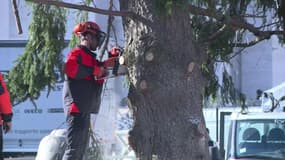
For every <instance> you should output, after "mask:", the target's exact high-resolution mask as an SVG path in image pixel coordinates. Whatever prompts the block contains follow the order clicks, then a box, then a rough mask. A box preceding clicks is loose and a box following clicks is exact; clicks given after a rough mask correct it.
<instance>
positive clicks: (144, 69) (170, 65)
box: [120, 0, 209, 160]
mask: <svg viewBox="0 0 285 160" xmlns="http://www.w3.org/2000/svg"><path fill="white" fill-rule="evenodd" d="M120 3H121V9H122V10H129V11H133V12H135V13H136V16H134V17H132V18H127V19H124V29H125V38H126V51H125V53H126V55H127V65H128V68H129V76H130V90H129V95H128V98H129V107H130V108H131V110H132V112H133V117H134V126H133V128H132V130H131V131H130V133H129V144H130V146H131V147H132V148H133V149H134V151H135V153H136V156H137V157H138V158H139V159H141V160H151V159H154V158H153V157H157V159H159V160H207V159H209V154H208V153H209V152H208V146H207V136H206V134H207V133H206V130H205V123H204V118H203V112H202V91H203V88H204V86H205V79H204V78H203V75H202V73H201V64H202V63H203V61H204V60H205V58H206V53H205V52H204V50H201V49H200V48H201V47H200V46H198V45H196V44H195V42H194V40H193V39H194V37H193V35H192V29H191V25H190V16H189V14H188V12H187V10H186V8H185V9H184V8H183V7H182V6H180V7H177V8H173V9H172V11H171V14H168V15H166V14H164V13H159V12H158V11H157V9H156V8H155V1H154V0H129V1H128V0H121V1H120ZM184 6H186V4H185V5H184Z"/></svg>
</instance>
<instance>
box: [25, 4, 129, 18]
mask: <svg viewBox="0 0 285 160" xmlns="http://www.w3.org/2000/svg"><path fill="white" fill-rule="evenodd" d="M26 1H29V2H33V3H38V4H46V5H55V6H58V7H64V8H71V9H78V10H84V11H89V12H94V13H99V14H103V15H111V16H134V13H133V12H129V11H110V10H104V9H99V8H94V7H89V6H86V5H77V4H72V3H66V2H59V1H54V0H26Z"/></svg>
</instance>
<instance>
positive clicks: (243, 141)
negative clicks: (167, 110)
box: [220, 112, 285, 160]
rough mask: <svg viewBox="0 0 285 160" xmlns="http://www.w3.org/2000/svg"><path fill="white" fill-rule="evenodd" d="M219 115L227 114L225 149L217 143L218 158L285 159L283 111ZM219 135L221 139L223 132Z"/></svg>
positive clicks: (284, 116)
mask: <svg viewBox="0 0 285 160" xmlns="http://www.w3.org/2000/svg"><path fill="white" fill-rule="evenodd" d="M221 116H230V125H229V129H228V132H227V135H228V136H227V137H228V139H227V145H226V147H225V150H224V148H222V147H224V145H223V144H222V145H221V146H222V147H221V146H220V153H221V159H225V160H284V159H285V113H284V112H268V113H265V112H248V113H242V112H234V113H230V112H221ZM223 120H224V118H221V121H220V122H221V123H222V121H223ZM221 126H222V124H221ZM221 128H223V127H221ZM220 138H221V139H224V134H222V133H220ZM220 143H224V142H223V141H221V142H220Z"/></svg>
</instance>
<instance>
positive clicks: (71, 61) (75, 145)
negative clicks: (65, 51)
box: [63, 21, 115, 160]
mask: <svg viewBox="0 0 285 160" xmlns="http://www.w3.org/2000/svg"><path fill="white" fill-rule="evenodd" d="M73 33H74V34H75V35H76V36H77V37H78V38H79V39H80V45H79V46H78V47H76V48H74V49H73V50H71V51H70V53H69V55H68V57H67V60H66V62H65V74H66V80H65V82H64V87H63V98H64V106H65V113H67V148H66V150H65V153H64V156H63V160H81V159H82V157H83V155H84V153H85V149H86V147H87V145H88V139H89V135H88V131H89V127H90V113H94V114H97V113H98V111H99V107H100V100H101V91H102V86H103V83H104V80H103V79H102V77H104V76H106V74H107V70H106V68H107V67H112V66H114V63H115V59H114V58H111V59H107V60H106V61H102V62H101V61H99V60H97V59H96V53H94V51H95V50H96V49H97V48H98V47H100V46H101V44H102V43H103V41H104V39H105V36H106V34H105V33H104V32H102V31H101V29H100V28H99V26H98V25H97V24H96V23H94V22H90V21H87V22H82V23H80V24H78V25H76V26H75V28H74V30H73ZM98 79H99V80H98Z"/></svg>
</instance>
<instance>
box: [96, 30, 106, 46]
mask: <svg viewBox="0 0 285 160" xmlns="http://www.w3.org/2000/svg"><path fill="white" fill-rule="evenodd" d="M96 36H97V41H98V47H99V48H100V47H101V45H102V44H103V42H104V41H105V38H106V33H105V32H101V31H99V32H98V34H97V35H96Z"/></svg>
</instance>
